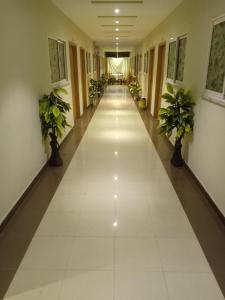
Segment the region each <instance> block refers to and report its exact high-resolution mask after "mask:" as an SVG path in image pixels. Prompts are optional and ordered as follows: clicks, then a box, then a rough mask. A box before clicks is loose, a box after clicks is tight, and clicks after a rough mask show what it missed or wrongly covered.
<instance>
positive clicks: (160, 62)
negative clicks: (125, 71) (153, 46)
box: [154, 42, 166, 118]
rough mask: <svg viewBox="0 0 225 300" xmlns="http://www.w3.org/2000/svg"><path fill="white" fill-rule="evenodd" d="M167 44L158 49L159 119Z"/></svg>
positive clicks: (155, 115) (156, 101) (156, 96)
mask: <svg viewBox="0 0 225 300" xmlns="http://www.w3.org/2000/svg"><path fill="white" fill-rule="evenodd" d="M165 53H166V43H165V42H164V43H162V44H160V45H159V48H158V63H157V74H156V88H155V107H154V117H155V118H158V115H159V109H160V107H161V98H162V88H163V77H164V63H165Z"/></svg>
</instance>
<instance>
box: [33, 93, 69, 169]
mask: <svg viewBox="0 0 225 300" xmlns="http://www.w3.org/2000/svg"><path fill="white" fill-rule="evenodd" d="M61 93H64V94H67V91H66V90H65V89H63V88H58V89H54V90H53V91H52V92H51V93H50V94H49V95H44V96H43V97H42V98H41V99H40V100H39V115H40V120H41V129H42V136H43V141H46V140H47V139H48V138H49V137H50V139H51V141H50V146H51V156H50V159H49V164H50V165H51V166H56V167H58V166H61V165H62V164H63V162H62V159H61V157H60V154H59V143H58V138H62V136H63V133H64V131H65V128H66V127H70V125H69V124H68V123H67V121H66V113H67V112H68V111H70V109H71V107H70V104H69V103H67V102H65V101H63V99H62V97H61V96H60V94H61Z"/></svg>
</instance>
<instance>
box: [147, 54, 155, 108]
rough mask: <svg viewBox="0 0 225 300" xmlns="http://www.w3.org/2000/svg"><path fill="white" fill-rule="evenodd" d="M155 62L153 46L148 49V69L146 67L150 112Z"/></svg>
mask: <svg viewBox="0 0 225 300" xmlns="http://www.w3.org/2000/svg"><path fill="white" fill-rule="evenodd" d="M154 62H155V48H151V49H150V55H149V69H148V110H149V112H150V113H151V107H152V86H153V72H154Z"/></svg>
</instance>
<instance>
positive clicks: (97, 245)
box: [68, 238, 113, 270]
mask: <svg viewBox="0 0 225 300" xmlns="http://www.w3.org/2000/svg"><path fill="white" fill-rule="evenodd" d="M68 268H69V269H73V270H113V239H112V238H75V239H74V240H73V244H72V248H71V254H70V259H69V264H68Z"/></svg>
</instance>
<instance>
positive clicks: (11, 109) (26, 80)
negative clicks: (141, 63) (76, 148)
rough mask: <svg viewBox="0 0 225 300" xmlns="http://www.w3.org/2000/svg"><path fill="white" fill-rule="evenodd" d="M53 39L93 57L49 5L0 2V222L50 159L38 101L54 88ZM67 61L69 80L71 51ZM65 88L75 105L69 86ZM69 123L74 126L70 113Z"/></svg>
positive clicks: (85, 41) (45, 1)
mask: <svg viewBox="0 0 225 300" xmlns="http://www.w3.org/2000/svg"><path fill="white" fill-rule="evenodd" d="M49 36H50V37H56V38H59V39H62V40H64V41H66V42H67V52H68V41H71V42H74V43H76V44H77V46H78V50H79V47H80V46H82V47H83V48H85V49H86V50H87V51H89V52H91V53H93V43H92V41H91V40H90V39H89V38H88V37H87V36H86V35H85V34H83V33H82V32H81V31H80V30H79V29H78V28H77V27H76V26H75V25H74V24H73V23H72V22H71V21H70V20H69V19H68V18H67V17H65V16H64V15H63V14H62V13H61V12H60V11H59V10H58V9H57V8H56V7H55V6H53V4H52V3H51V2H50V1H49V0H38V1H37V0H11V1H9V0H1V2H0V39H1V47H0V69H1V72H0V97H1V99H0V138H1V146H0V166H1V174H0V223H1V222H2V221H3V219H4V218H5V217H6V215H7V214H8V213H9V211H10V210H11V208H12V207H13V206H14V204H15V203H16V201H17V200H18V199H19V197H20V196H21V195H22V194H23V192H24V191H25V189H26V188H27V186H28V185H29V183H30V182H31V181H32V180H33V178H34V177H35V176H36V174H37V173H38V171H39V170H40V169H41V167H42V166H43V164H44V163H45V162H46V159H47V157H46V153H45V149H44V147H43V145H42V138H41V128H40V121H39V116H38V99H39V98H40V96H41V95H42V94H43V93H48V92H49V91H50V89H51V83H50V78H51V75H50V65H49V52H48V40H47V38H48V37H49ZM78 56H79V51H78ZM67 58H68V73H69V76H70V65H69V52H68V53H67ZM78 65H79V67H80V62H79V64H78ZM69 79H70V78H69ZM67 89H68V92H69V95H68V96H67V101H69V102H70V103H71V104H72V97H71V86H70V85H68V86H67ZM81 91H82V89H81V87H80V92H81ZM80 101H81V107H82V97H80ZM68 119H69V123H70V124H71V125H73V113H72V112H70V113H69V114H68Z"/></svg>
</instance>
